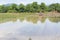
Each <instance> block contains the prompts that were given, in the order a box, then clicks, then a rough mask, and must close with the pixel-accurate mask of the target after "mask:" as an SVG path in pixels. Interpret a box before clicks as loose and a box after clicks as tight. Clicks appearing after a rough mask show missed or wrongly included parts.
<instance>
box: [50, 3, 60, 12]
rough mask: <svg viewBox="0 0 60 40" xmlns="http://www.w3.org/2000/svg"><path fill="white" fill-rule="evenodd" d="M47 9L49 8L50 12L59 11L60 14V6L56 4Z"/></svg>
mask: <svg viewBox="0 0 60 40" xmlns="http://www.w3.org/2000/svg"><path fill="white" fill-rule="evenodd" d="M49 8H50V11H59V12H60V4H58V3H55V4H51V5H50V6H49Z"/></svg>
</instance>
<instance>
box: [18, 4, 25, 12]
mask: <svg viewBox="0 0 60 40" xmlns="http://www.w3.org/2000/svg"><path fill="white" fill-rule="evenodd" d="M19 12H25V6H24V5H23V4H20V5H19Z"/></svg>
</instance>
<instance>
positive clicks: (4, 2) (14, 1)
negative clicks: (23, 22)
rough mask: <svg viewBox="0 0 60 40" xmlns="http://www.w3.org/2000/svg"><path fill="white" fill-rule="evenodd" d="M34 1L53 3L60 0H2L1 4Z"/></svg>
mask: <svg viewBox="0 0 60 40" xmlns="http://www.w3.org/2000/svg"><path fill="white" fill-rule="evenodd" d="M32 2H38V3H39V4H40V3H41V2H44V3H46V4H47V5H49V4H52V3H60V0H0V5H1V4H10V3H16V4H20V3H23V4H28V3H32Z"/></svg>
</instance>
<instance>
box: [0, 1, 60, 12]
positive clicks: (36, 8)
mask: <svg viewBox="0 0 60 40" xmlns="http://www.w3.org/2000/svg"><path fill="white" fill-rule="evenodd" d="M51 11H57V12H60V4H59V3H54V4H50V5H46V4H45V3H41V4H38V3H37V2H33V3H30V4H27V5H24V4H20V5H17V4H14V3H12V4H10V5H0V13H7V12H9V13H20V12H51Z"/></svg>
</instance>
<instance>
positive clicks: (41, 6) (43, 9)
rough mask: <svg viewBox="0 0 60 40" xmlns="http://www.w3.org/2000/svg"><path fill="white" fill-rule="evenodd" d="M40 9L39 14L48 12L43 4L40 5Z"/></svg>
mask: <svg viewBox="0 0 60 40" xmlns="http://www.w3.org/2000/svg"><path fill="white" fill-rule="evenodd" d="M40 8H41V12H45V11H47V10H48V7H47V6H46V5H45V3H41V5H40Z"/></svg>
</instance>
